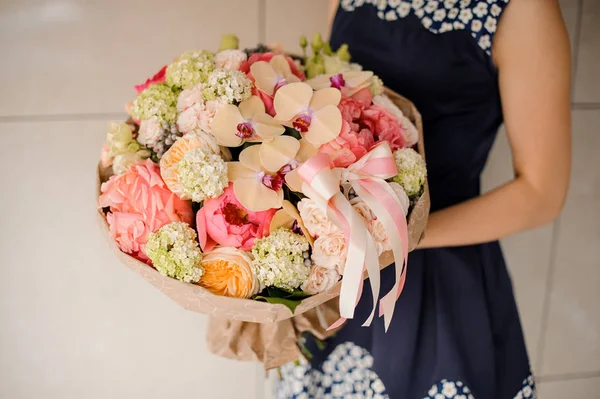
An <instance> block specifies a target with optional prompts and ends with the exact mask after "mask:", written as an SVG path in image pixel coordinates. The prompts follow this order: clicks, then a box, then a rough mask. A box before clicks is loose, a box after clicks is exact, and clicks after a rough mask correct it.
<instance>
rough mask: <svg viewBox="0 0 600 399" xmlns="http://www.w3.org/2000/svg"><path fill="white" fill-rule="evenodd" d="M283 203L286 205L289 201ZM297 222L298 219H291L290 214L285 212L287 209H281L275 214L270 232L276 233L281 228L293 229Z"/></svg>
mask: <svg viewBox="0 0 600 399" xmlns="http://www.w3.org/2000/svg"><path fill="white" fill-rule="evenodd" d="M283 202H284V203H286V202H287V201H283ZM292 206H293V205H292ZM295 221H296V219H294V218H293V217H291V216H290V214H289V213H287V212H286V211H285V209H280V210H278V211H277V212H276V213H275V215H273V219H271V225H270V227H269V229H270V231H275V230H277V229H278V228H280V227H283V228H285V229H291V228H292V226H293V225H294V222H295Z"/></svg>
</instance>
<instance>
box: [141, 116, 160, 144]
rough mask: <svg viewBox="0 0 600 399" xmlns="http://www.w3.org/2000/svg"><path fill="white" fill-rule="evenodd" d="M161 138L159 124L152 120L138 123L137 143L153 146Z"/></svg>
mask: <svg viewBox="0 0 600 399" xmlns="http://www.w3.org/2000/svg"><path fill="white" fill-rule="evenodd" d="M161 136H162V129H161V126H160V123H158V122H157V121H156V120H154V119H147V120H143V121H141V123H140V130H139V132H138V136H137V141H138V142H139V143H140V144H143V145H145V146H148V147H150V146H153V145H155V144H156V143H157V142H158V140H160V138H161Z"/></svg>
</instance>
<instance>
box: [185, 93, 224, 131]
mask: <svg viewBox="0 0 600 399" xmlns="http://www.w3.org/2000/svg"><path fill="white" fill-rule="evenodd" d="M223 104H224V103H223V102H222V101H220V100H210V101H207V102H206V103H203V102H200V103H195V104H194V105H192V106H191V107H188V108H186V109H185V110H184V111H182V112H181V113H180V114H179V118H177V126H178V127H179V130H180V131H182V132H184V133H190V132H196V131H203V132H206V133H212V127H211V126H212V121H213V119H214V118H215V115H216V113H217V111H218V110H219V109H220V108H221V107H222V106H223Z"/></svg>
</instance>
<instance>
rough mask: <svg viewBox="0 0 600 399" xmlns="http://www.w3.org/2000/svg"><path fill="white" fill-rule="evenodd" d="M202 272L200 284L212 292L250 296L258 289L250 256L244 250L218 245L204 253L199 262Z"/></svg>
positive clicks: (240, 296)
mask: <svg viewBox="0 0 600 399" xmlns="http://www.w3.org/2000/svg"><path fill="white" fill-rule="evenodd" d="M200 264H201V265H202V267H203V268H204V274H203V275H202V278H201V279H200V283H199V284H200V285H201V286H202V287H204V288H206V289H207V290H209V291H210V292H212V293H213V294H216V295H223V296H230V297H235V298H250V297H252V296H253V295H255V294H257V293H258V292H259V291H260V283H259V281H258V278H257V277H256V274H255V273H254V268H253V267H252V258H251V257H250V255H249V254H248V253H246V252H244V251H241V250H239V249H236V248H232V247H220V248H216V249H214V250H213V251H212V252H209V253H208V254H205V255H204V257H203V258H202V261H201V262H200Z"/></svg>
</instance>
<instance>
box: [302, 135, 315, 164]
mask: <svg viewBox="0 0 600 399" xmlns="http://www.w3.org/2000/svg"><path fill="white" fill-rule="evenodd" d="M318 151H319V148H318V147H315V146H314V145H312V144H311V143H309V142H308V140H306V139H304V138H302V139H300V149H299V150H298V153H297V154H296V161H298V162H300V163H304V162H306V161H308V159H310V158H312V157H313V156H315V155H317V152H318Z"/></svg>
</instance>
